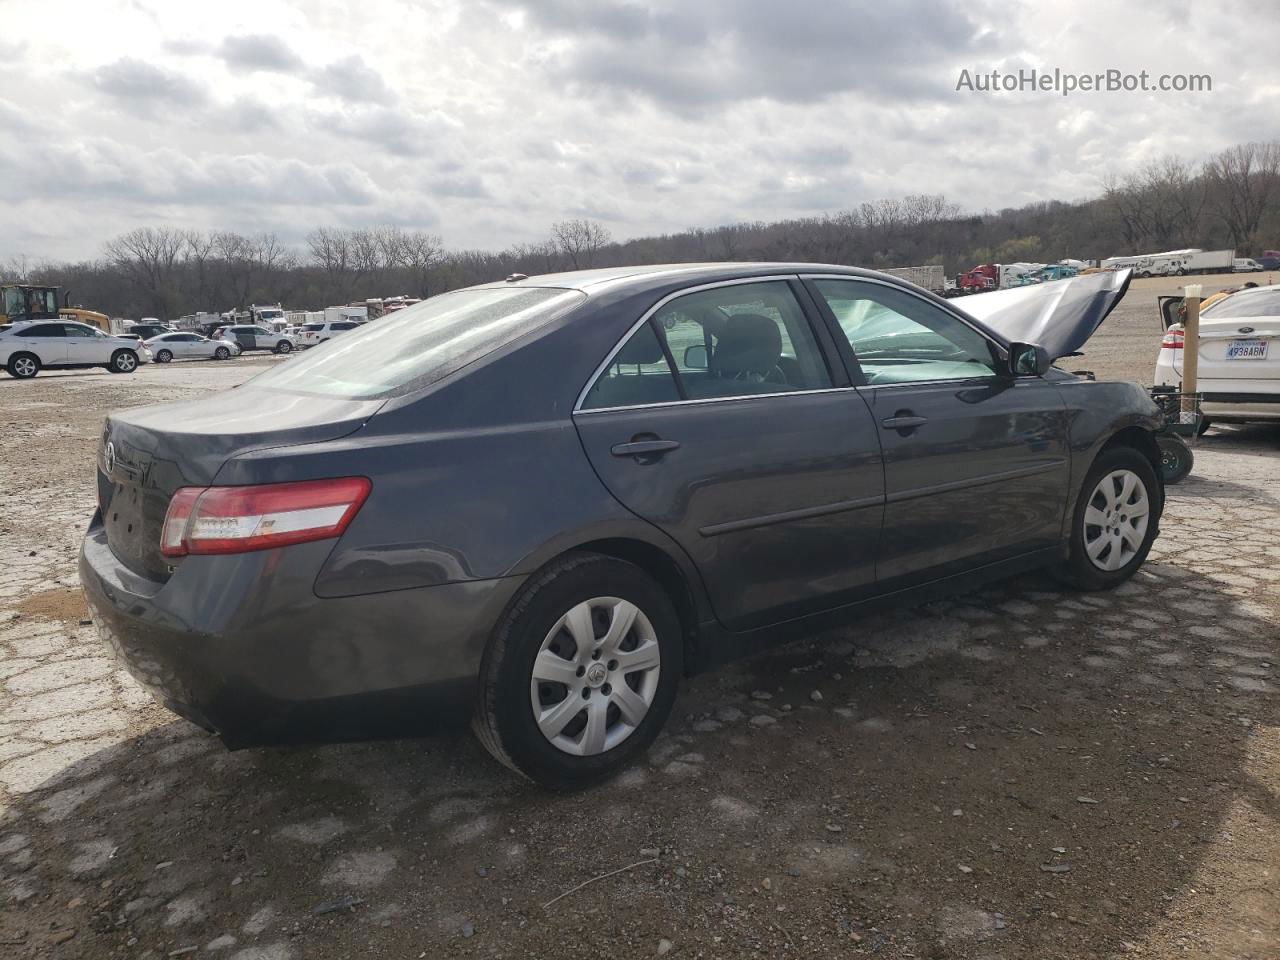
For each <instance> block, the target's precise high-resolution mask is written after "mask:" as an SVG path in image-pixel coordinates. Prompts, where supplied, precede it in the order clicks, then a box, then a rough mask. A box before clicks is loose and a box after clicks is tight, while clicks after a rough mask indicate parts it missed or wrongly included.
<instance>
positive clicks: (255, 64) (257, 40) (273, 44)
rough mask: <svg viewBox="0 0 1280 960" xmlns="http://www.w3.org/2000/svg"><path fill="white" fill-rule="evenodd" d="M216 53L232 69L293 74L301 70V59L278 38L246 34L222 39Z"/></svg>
mask: <svg viewBox="0 0 1280 960" xmlns="http://www.w3.org/2000/svg"><path fill="white" fill-rule="evenodd" d="M218 53H219V55H220V56H221V57H222V59H223V60H225V61H226V62H227V63H228V64H230V65H231V66H232V67H243V68H245V69H248V70H274V71H278V72H280V73H293V72H295V71H297V70H300V69H302V66H303V64H302V58H301V57H299V56H298V55H297V54H296V53H294V52H293V50H292V49H291V48H290V47H289V45H288V44H286V43H285V42H284V41H283V40H281V39H280V38H279V37H276V36H272V35H271V34H265V33H247V34H240V35H238V36H232V37H225V38H223V41H222V44H221V46H219V48H218Z"/></svg>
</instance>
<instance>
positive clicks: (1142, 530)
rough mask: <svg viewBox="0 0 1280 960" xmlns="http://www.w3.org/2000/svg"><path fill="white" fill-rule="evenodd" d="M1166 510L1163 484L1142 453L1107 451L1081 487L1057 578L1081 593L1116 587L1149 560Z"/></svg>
mask: <svg viewBox="0 0 1280 960" xmlns="http://www.w3.org/2000/svg"><path fill="white" fill-rule="evenodd" d="M1163 508H1164V492H1163V490H1162V488H1161V485H1160V480H1159V478H1158V477H1156V472H1155V469H1154V468H1153V467H1152V466H1151V462H1150V461H1149V460H1148V459H1147V458H1146V457H1145V456H1144V455H1143V454H1142V453H1141V452H1139V451H1138V450H1135V449H1134V448H1133V447H1111V448H1110V449H1107V450H1103V451H1102V453H1100V454H1098V458H1097V459H1096V460H1095V461H1094V462H1093V466H1092V467H1091V468H1090V469H1089V473H1088V475H1087V476H1086V477H1085V479H1084V483H1083V484H1082V485H1081V488H1080V495H1079V497H1078V498H1077V500H1076V506H1075V512H1074V513H1073V515H1072V521H1071V544H1070V553H1069V554H1068V557H1067V560H1066V562H1065V563H1064V564H1062V565H1061V567H1059V568H1058V570H1057V573H1058V575H1059V577H1060V578H1061V579H1063V580H1065V581H1066V582H1067V583H1069V584H1070V585H1072V586H1074V587H1076V588H1077V589H1080V590H1110V589H1112V588H1113V587H1118V586H1119V585H1120V584H1122V583H1124V582H1125V581H1126V580H1128V579H1129V578H1130V577H1131V576H1133V575H1134V573H1136V572H1137V570H1138V568H1139V567H1140V566H1142V562H1143V561H1144V560H1146V559H1147V554H1148V553H1150V551H1151V544H1152V543H1153V542H1154V541H1155V538H1156V530H1157V528H1158V526H1159V523H1160V513H1161V511H1162V509H1163Z"/></svg>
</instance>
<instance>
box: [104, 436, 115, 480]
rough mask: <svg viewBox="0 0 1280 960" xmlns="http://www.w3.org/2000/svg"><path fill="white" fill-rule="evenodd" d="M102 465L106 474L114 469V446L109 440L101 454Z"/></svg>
mask: <svg viewBox="0 0 1280 960" xmlns="http://www.w3.org/2000/svg"><path fill="white" fill-rule="evenodd" d="M102 464H103V466H105V467H106V468H107V473H108V474H111V473H112V472H114V471H115V469H116V445H115V444H114V443H112V442H111V441H110V440H108V441H107V449H106V450H104V451H103V453H102Z"/></svg>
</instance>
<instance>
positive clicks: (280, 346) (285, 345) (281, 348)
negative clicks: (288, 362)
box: [275, 340, 293, 353]
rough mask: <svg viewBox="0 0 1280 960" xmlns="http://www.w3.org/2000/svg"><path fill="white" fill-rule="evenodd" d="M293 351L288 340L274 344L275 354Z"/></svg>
mask: <svg viewBox="0 0 1280 960" xmlns="http://www.w3.org/2000/svg"><path fill="white" fill-rule="evenodd" d="M292 350H293V344H292V343H290V342H289V341H288V340H281V341H280V342H279V343H277V344H276V350H275V352H276V353H289V352H291V351H292Z"/></svg>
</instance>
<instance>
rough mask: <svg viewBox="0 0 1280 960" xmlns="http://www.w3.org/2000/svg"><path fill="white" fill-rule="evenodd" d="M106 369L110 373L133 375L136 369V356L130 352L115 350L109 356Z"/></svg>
mask: <svg viewBox="0 0 1280 960" xmlns="http://www.w3.org/2000/svg"><path fill="white" fill-rule="evenodd" d="M107 369H108V370H110V371H111V372H112V373H133V372H134V371H135V370H137V369H138V355H137V354H136V353H134V352H133V351H132V350H117V351H116V352H115V353H113V354H112V355H111V362H110V363H109V364H107Z"/></svg>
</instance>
